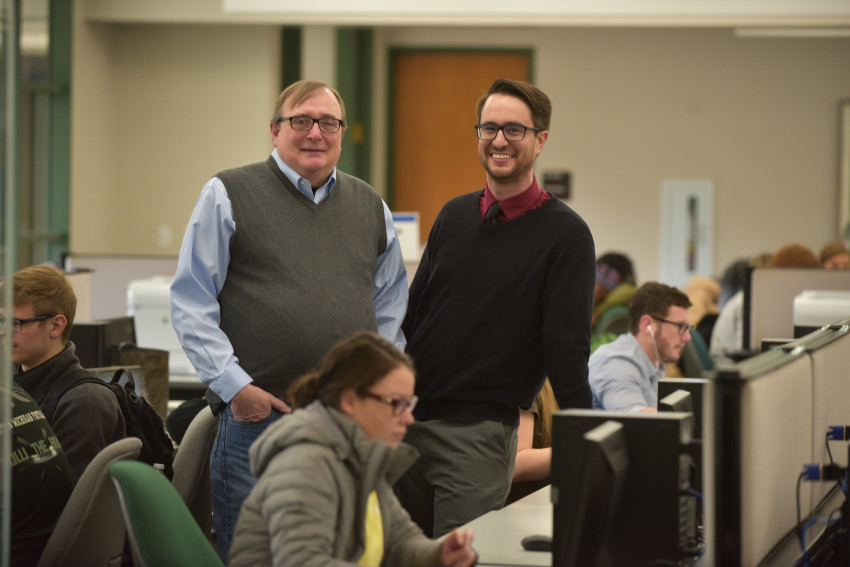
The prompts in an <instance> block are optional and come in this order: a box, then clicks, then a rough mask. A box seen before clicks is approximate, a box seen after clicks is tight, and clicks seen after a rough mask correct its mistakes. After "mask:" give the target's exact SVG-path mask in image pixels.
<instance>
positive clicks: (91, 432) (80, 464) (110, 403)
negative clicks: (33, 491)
mask: <svg viewBox="0 0 850 567" xmlns="http://www.w3.org/2000/svg"><path fill="white" fill-rule="evenodd" d="M13 286H14V292H13V293H14V300H13V303H14V307H13V311H12V314H11V316H9V314H8V313H5V314H3V318H2V319H1V320H0V329H2V330H0V334H2V336H3V340H4V341H11V342H12V362H13V363H14V364H15V365H17V367H18V368H17V374H15V382H17V383H18V384H19V385H20V386H21V387H22V388H23V389H24V390H26V391H27V393H29V395H31V396H32V397H33V399H35V401H36V402H37V403H38V404H39V406H41V409H42V410H43V411H44V412H45V415H44V417H45V418H47V421H48V422H49V423H50V425H51V426H52V427H53V431H54V432H55V433H56V437H57V438H58V439H59V442H60V443H61V444H62V448H63V449H64V450H65V456H66V457H67V459H68V464H69V466H70V468H71V475H72V476H73V479H74V482H76V481H77V480H79V478H80V475H81V474H82V473H83V470H84V469H85V468H86V465H88V464H89V462H91V460H92V459H93V458H94V457H95V455H97V454H98V453H99V452H100V450H101V449H103V448H104V447H106V446H107V445H109V444H110V443H113V442H114V441H118V440H119V439H123V438H124V437H125V435H126V431H125V426H124V417H123V416H122V414H121V408H120V407H119V405H118V399H117V398H116V397H115V394H113V393H112V391H111V390H110V389H109V388H104V387H102V386H100V385H99V384H80V385H78V386H74V387H73V388H71V389H69V390H68V391H67V392H66V393H65V394H63V395H62V396H61V397H60V398H59V400H58V402H57V403H56V405H55V409H52V410H51V408H50V407H48V406H49V405H52V404H46V403H45V402H46V401H47V400H48V399H51V398H52V397H53V394H54V393H55V392H57V391H64V390H65V388H66V387H67V385H68V383H69V382H72V381H75V380H76V379H78V378H79V376H80V374H81V373H83V372H84V371H83V370H82V366H80V361H79V360H78V359H77V355H76V354H75V351H76V347H75V346H74V343H72V342H71V341H69V340H68V337H69V336H70V334H71V327H72V326H73V325H74V315H75V314H76V311H77V297H76V296H75V295H74V290H73V289H72V288H71V284H70V283H68V280H67V279H65V276H64V275H63V274H62V272H60V271H59V270H57V269H56V268H53V267H50V266H31V267H29V268H24V269H23V270H20V271H18V272H16V273H15V275H14V277H13ZM0 288H2V286H0Z"/></svg>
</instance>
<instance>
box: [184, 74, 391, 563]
mask: <svg viewBox="0 0 850 567" xmlns="http://www.w3.org/2000/svg"><path fill="white" fill-rule="evenodd" d="M270 128H271V134H272V138H273V141H274V146H275V149H274V151H272V153H271V156H269V158H268V159H267V160H266V161H265V162H260V163H255V164H252V165H247V166H244V167H239V168H236V169H230V170H227V171H223V172H220V173H218V174H217V175H216V176H215V177H213V178H212V179H211V180H210V181H209V182H208V183H207V185H206V186H204V188H203V190H202V192H201V196H200V197H199V199H198V201H197V203H196V205H195V210H194V212H193V213H192V218H191V220H190V221H189V226H188V228H187V230H186V235H185V237H184V240H183V246H182V248H181V250H180V259H179V262H178V268H177V273H176V275H175V278H174V282H173V284H172V287H171V301H172V305H171V306H172V320H173V324H174V328H175V330H176V331H177V335H178V337H179V338H180V342H181V344H182V345H183V349H184V350H185V351H186V354H187V355H188V357H189V360H190V361H191V362H192V364H193V365H194V366H195V369H196V370H197V372H198V377H199V378H200V379H201V381H202V382H203V383H204V384H206V385H207V386H209V390H210V392H211V393H212V394H214V395H215V396H217V397H218V398H220V400H221V401H222V402H224V404H216V405H224V406H225V407H224V408H223V413H222V419H221V425H220V428H219V433H218V437H217V439H216V442H215V445H214V447H213V450H212V451H213V454H212V457H211V464H210V478H211V485H212V486H211V488H212V496H213V513H214V518H215V529H216V534H217V537H218V545H219V554H220V555H221V557H222V559H223V560H225V561H226V559H227V554H228V550H229V549H230V543H231V539H232V534H233V529H234V527H235V524H236V520H237V516H238V514H239V509H240V507H241V505H242V502H243V500H244V499H245V497H246V496H247V495H248V493H249V492H250V490H251V487H252V486H253V485H254V483H255V482H256V478H254V476H253V475H252V474H251V472H250V470H249V466H248V447H249V446H250V445H251V443H252V442H253V441H254V439H256V438H257V437H258V436H259V435H260V433H262V432H263V431H264V430H265V429H266V428H267V427H268V426H269V425H270V424H271V423H272V422H274V421H275V420H276V419H278V418H279V417H280V416H281V415H283V414H284V413H287V412H289V411H290V410H289V407H288V406H287V405H286V404H285V403H284V401H283V399H282V397H283V395H284V394H285V393H286V391H287V389H288V387H289V385H290V384H291V383H292V382H293V381H294V380H295V379H296V378H297V377H298V376H300V375H301V374H303V373H305V372H307V371H308V370H310V369H312V368H314V367H316V365H317V364H318V362H319V360H320V359H321V357H322V356H323V355H324V354H325V352H326V351H327V350H328V349H329V348H330V347H331V345H333V344H334V342H335V341H336V340H337V339H338V338H340V337H341V336H342V335H344V334H347V333H349V332H351V331H355V330H359V329H367V330H372V331H377V332H378V333H380V334H381V335H382V336H384V337H385V338H387V339H388V340H390V341H392V342H393V343H394V344H395V345H396V346H398V347H399V348H401V349H403V348H404V346H405V339H404V335H403V333H402V332H401V328H400V327H401V321H402V319H403V317H404V314H405V310H406V308H407V276H406V272H405V267H404V261H403V259H402V256H401V248H400V245H399V241H398V236H397V234H396V231H395V228H394V226H393V223H392V215H391V214H390V211H389V209H388V208H387V206H386V204H385V203H384V202H383V201H382V200H381V198H380V196H378V194H377V193H375V191H374V190H373V189H372V188H371V187H370V186H369V185H367V184H366V183H365V182H363V181H361V180H359V179H357V178H356V177H352V176H350V175H347V174H345V173H343V172H341V171H338V170H337V169H336V164H337V162H338V161H339V156H340V151H341V148H342V136H343V134H344V133H345V128H346V122H345V106H344V103H343V101H342V98H341V97H340V95H339V93H338V92H336V91H335V90H334V89H332V88H330V87H329V86H328V85H326V84H325V83H322V82H320V81H299V82H298V83H295V84H293V85H290V86H289V87H287V88H286V89H285V90H284V91H283V93H281V95H280V97H279V98H278V100H277V102H276V104H275V107H274V110H273V116H272V120H271V124H270ZM208 397H209V396H208Z"/></svg>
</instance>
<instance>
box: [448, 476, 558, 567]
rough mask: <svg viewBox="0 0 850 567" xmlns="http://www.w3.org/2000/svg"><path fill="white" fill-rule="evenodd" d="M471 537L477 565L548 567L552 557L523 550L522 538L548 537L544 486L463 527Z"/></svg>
mask: <svg viewBox="0 0 850 567" xmlns="http://www.w3.org/2000/svg"><path fill="white" fill-rule="evenodd" d="M463 527H464V529H469V530H472V531H473V532H474V534H475V539H474V540H473V543H472V546H473V547H474V548H475V551H477V552H478V565H482V566H483V565H505V566H507V565H513V566H523V567H524V566H532V567H534V566H542V567H551V565H552V554H551V553H549V552H545V551H526V550H524V549H523V548H522V543H521V542H522V538H524V537H525V536H527V535H532V534H540V535H548V536H551V535H552V502H551V500H550V487H549V486H546V487H544V488H541V489H540V490H538V491H537V492H533V493H532V494H529V495H528V496H526V497H525V498H522V499H520V500H517V501H516V502H514V503H513V504H510V505H509V506H506V507H505V508H502V509H501V510H493V511H492V512H488V513H487V514H484V515H483V516H481V517H480V518H477V519H475V520H473V521H471V522H469V523H468V524H466V525H465V526H463Z"/></svg>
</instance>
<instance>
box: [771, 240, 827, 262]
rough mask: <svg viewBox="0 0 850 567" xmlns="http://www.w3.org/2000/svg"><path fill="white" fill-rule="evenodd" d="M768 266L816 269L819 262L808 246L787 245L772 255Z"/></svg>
mask: <svg viewBox="0 0 850 567" xmlns="http://www.w3.org/2000/svg"><path fill="white" fill-rule="evenodd" d="M770 265H771V266H772V267H777V268H809V267H811V268H817V267H819V266H820V262H818V258H817V256H815V253H814V252H812V250H811V248H809V247H808V246H803V245H802V244H788V245H786V246H783V247H782V248H780V249H779V250H777V251H776V252H775V253H774V254H773V256H772V257H771V258H770Z"/></svg>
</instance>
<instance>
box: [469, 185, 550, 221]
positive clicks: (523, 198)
mask: <svg viewBox="0 0 850 567" xmlns="http://www.w3.org/2000/svg"><path fill="white" fill-rule="evenodd" d="M550 198H551V195H549V193H547V192H546V191H544V190H543V189H541V188H540V186H539V185H538V184H537V176H535V177H534V178H533V179H532V180H531V185H529V186H528V189H526V190H525V191H523V192H522V193H520V194H519V195H515V196H513V197H511V198H510V199H505V200H504V201H499V206H500V207H501V208H502V212H501V213H499V216H497V217H496V220H498V221H499V222H501V221H506V220H513V219H515V218H517V217H521V216H522V215H524V214H525V213H527V212H528V211H533V210H534V209H536V208H538V207H539V206H540V205H542V204H543V203H545V202H546V201H548V200H549V199H550ZM495 202H496V198H495V197H494V196H493V194H492V193H490V188H489V187H487V186H485V187H484V192H483V193H482V194H481V204H480V209H481V210H480V211H479V212H480V214H481V220H484V214H485V213H486V212H487V209H488V208H490V205H492V204H493V203H495Z"/></svg>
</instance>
